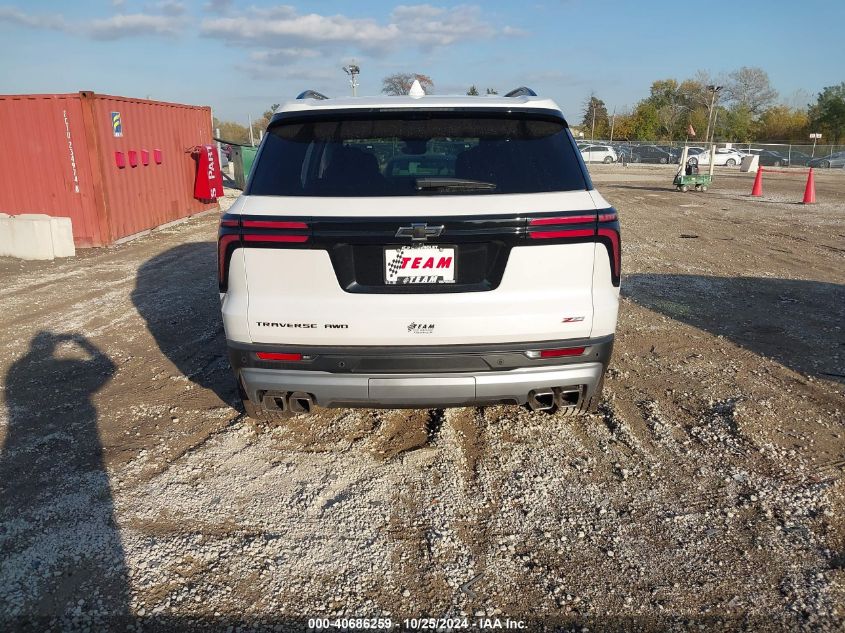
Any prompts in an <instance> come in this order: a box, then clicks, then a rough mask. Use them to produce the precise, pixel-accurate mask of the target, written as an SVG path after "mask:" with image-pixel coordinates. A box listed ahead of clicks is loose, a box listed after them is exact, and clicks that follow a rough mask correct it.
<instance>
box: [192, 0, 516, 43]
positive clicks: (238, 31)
mask: <svg viewBox="0 0 845 633" xmlns="http://www.w3.org/2000/svg"><path fill="white" fill-rule="evenodd" d="M200 32H201V34H203V35H205V36H207V37H215V38H219V39H222V40H224V41H227V42H229V43H232V44H237V45H240V46H244V47H249V48H258V47H276V46H278V43H279V42H280V41H284V42H285V43H286V44H291V45H293V46H311V47H319V48H320V49H321V50H326V51H334V50H337V49H343V50H344V51H346V52H349V50H350V49H352V50H355V49H357V50H363V51H367V52H370V53H376V54H379V53H380V54H383V53H385V52H387V51H389V50H397V49H400V48H401V47H403V46H407V45H408V44H409V43H410V44H411V45H414V46H416V47H419V48H422V49H426V50H430V49H432V48H435V47H445V46H451V45H453V44H455V43H457V42H460V41H467V40H478V39H488V38H491V37H493V36H494V35H497V34H502V35H514V34H516V32H517V29H513V28H512V27H506V30H498V29H496V28H495V27H494V26H493V25H491V24H490V23H489V22H487V21H486V20H485V19H484V18H483V14H482V10H481V8H480V7H477V6H466V5H461V6H457V7H453V8H449V9H447V8H441V7H435V6H433V5H430V4H418V5H400V6H397V7H396V8H394V9H393V11H392V12H391V13H390V15H389V17H388V19H387V20H386V21H383V22H380V21H378V20H375V19H373V18H356V17H350V16H347V15H342V14H336V15H321V14H319V13H307V14H305V13H299V12H298V11H297V10H296V9H295V8H294V7H291V6H288V5H279V6H276V7H271V8H268V9H258V8H254V7H253V8H252V9H250V10H248V11H246V12H244V13H243V14H242V15H239V16H231V17H218V18H208V19H206V20H204V21H203V22H202V25H201V28H200Z"/></svg>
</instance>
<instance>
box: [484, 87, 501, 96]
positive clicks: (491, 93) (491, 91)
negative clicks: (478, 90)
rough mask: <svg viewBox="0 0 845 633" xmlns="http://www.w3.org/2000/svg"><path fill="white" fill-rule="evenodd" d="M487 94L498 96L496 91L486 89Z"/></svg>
mask: <svg viewBox="0 0 845 633" xmlns="http://www.w3.org/2000/svg"><path fill="white" fill-rule="evenodd" d="M487 94H488V95H497V94H499V91H498V90H496V89H495V88H487Z"/></svg>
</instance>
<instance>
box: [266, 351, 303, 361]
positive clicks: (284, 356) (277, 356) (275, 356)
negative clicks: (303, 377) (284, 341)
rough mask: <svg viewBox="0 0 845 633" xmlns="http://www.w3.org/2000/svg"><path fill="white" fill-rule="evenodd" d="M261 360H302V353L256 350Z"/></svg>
mask: <svg viewBox="0 0 845 633" xmlns="http://www.w3.org/2000/svg"><path fill="white" fill-rule="evenodd" d="M255 355H256V356H258V359H259V360H302V354H288V353H285V352H256V353H255Z"/></svg>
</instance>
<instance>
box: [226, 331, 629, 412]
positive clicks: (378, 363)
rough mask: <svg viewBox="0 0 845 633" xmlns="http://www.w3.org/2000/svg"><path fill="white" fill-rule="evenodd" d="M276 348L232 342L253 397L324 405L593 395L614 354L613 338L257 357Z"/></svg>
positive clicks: (453, 402)
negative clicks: (562, 353) (559, 352)
mask: <svg viewBox="0 0 845 633" xmlns="http://www.w3.org/2000/svg"><path fill="white" fill-rule="evenodd" d="M580 346H584V347H585V348H586V349H585V351H584V353H583V354H582V355H581V356H576V357H562V358H550V359H532V358H529V357H528V356H526V354H525V351H526V350H533V349H556V348H562V347H580ZM274 347H278V346H266V345H262V346H257V345H246V344H241V343H230V347H229V358H230V360H231V362H232V366H233V368H234V369H235V372H236V374H237V376H238V379H239V380H240V381H241V383H242V385H243V387H244V390H245V391H246V394H247V396H248V397H249V399H250V400H251V401H252V402H254V403H256V404H259V403H261V402H262V401H263V400H264V396H265V395H266V394H268V393H291V392H304V393H306V394H309V395H310V396H311V398H312V399H313V400H314V402H316V403H317V404H318V405H320V406H325V407H443V406H466V405H473V404H493V403H512V404H525V403H526V402H527V401H528V400H529V396H530V394H531V393H532V392H536V391H537V390H549V389H562V390H570V391H571V390H578V392H579V393H580V397H581V399H582V401H589V399H590V398H592V396H593V395H594V394H595V392H596V390H597V389H598V387H599V384H600V383H601V378H602V376H603V374H604V371H605V368H606V367H607V364H608V362H609V360H610V354H611V351H612V349H613V337H612V336H609V337H603V338H601V339H584V340H568V341H545V342H540V343H537V342H531V343H522V344H507V345H489V346H449V347H425V348H422V347H421V348H397V347H393V348H356V347H346V348H322V347H321V348H314V347H290V346H286V347H285V348H284V349H285V350H287V351H296V352H298V353H302V354H303V355H304V356H306V357H307V360H305V361H297V362H267V361H261V360H258V359H257V357H256V355H255V353H256V352H257V351H273V349H274Z"/></svg>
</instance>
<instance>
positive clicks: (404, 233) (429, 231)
mask: <svg viewBox="0 0 845 633" xmlns="http://www.w3.org/2000/svg"><path fill="white" fill-rule="evenodd" d="M441 233H443V225H442V224H440V225H438V226H429V225H428V224H426V223H425V222H414V223H412V224H411V226H400V227H399V230H398V231H396V237H410V238H411V239H412V240H413V241H415V242H424V241H425V240H427V239H428V238H430V237H440V234H441Z"/></svg>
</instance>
